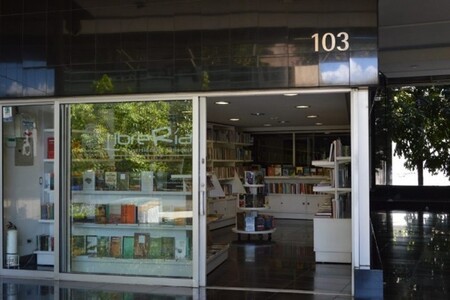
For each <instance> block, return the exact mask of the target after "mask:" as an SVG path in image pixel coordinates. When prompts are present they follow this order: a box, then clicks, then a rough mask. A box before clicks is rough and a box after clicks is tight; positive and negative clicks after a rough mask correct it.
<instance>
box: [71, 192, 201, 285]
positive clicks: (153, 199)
mask: <svg viewBox="0 0 450 300" xmlns="http://www.w3.org/2000/svg"><path fill="white" fill-rule="evenodd" d="M72 195H73V200H72V205H73V208H72V228H71V236H72V243H71V271H73V272H82V273H110V274H124V275H135V274H137V272H138V274H140V275H146V276H173V275H174V274H178V275H179V276H182V277H189V276H191V275H192V202H191V200H190V192H185V191H180V192H163V191H153V192H139V191H136V192H132V191H73V192H72ZM102 207H103V208H105V210H106V212H105V215H102V213H101V212H99V209H100V208H102ZM130 208H131V210H130ZM102 211H103V210H102ZM103 241H104V243H105V244H106V245H105V249H103V248H102V247H103V245H102V243H103ZM138 269H139V271H137V270H138Z"/></svg>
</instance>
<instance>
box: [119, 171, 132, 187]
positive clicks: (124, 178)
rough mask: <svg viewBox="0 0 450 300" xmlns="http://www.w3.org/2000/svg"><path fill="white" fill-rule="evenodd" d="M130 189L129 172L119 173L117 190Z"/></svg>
mask: <svg viewBox="0 0 450 300" xmlns="http://www.w3.org/2000/svg"><path fill="white" fill-rule="evenodd" d="M129 189H130V179H129V174H128V173H127V172H118V173H117V190H119V191H128V190H129Z"/></svg>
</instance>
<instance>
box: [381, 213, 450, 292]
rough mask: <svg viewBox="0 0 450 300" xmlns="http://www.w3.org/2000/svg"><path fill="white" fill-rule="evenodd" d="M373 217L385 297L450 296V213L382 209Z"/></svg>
mask: <svg viewBox="0 0 450 300" xmlns="http://www.w3.org/2000/svg"><path fill="white" fill-rule="evenodd" d="M372 220H373V225H374V230H375V233H376V235H377V241H378V245H379V248H380V254H381V258H382V263H383V269H384V272H383V273H384V282H385V293H384V294H385V299H433V300H437V299H450V221H449V214H448V213H432V212H416V211H414V212H405V211H380V212H374V213H373V214H372Z"/></svg>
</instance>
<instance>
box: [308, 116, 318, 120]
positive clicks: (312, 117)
mask: <svg viewBox="0 0 450 300" xmlns="http://www.w3.org/2000/svg"><path fill="white" fill-rule="evenodd" d="M306 117H307V118H308V119H315V118H317V117H318V115H309V116H306Z"/></svg>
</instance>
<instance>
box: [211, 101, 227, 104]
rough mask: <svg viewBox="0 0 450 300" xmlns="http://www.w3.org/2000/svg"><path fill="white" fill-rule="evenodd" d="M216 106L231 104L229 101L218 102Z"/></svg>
mask: <svg viewBox="0 0 450 300" xmlns="http://www.w3.org/2000/svg"><path fill="white" fill-rule="evenodd" d="M215 104H217V105H228V104H230V102H228V101H216V102H215Z"/></svg>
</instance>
